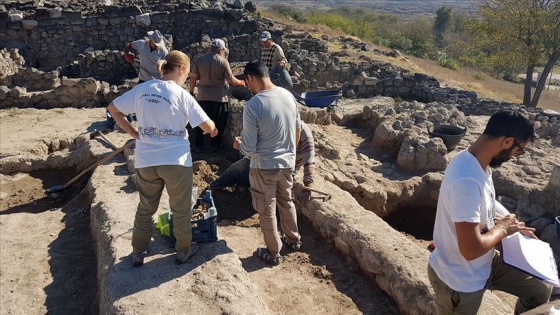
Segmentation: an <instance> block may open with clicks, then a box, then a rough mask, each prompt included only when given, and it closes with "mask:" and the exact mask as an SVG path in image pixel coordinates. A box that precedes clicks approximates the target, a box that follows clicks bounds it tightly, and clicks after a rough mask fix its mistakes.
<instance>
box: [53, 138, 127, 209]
mask: <svg viewBox="0 0 560 315" xmlns="http://www.w3.org/2000/svg"><path fill="white" fill-rule="evenodd" d="M135 142H136V141H135V140H134V139H131V140H128V141H127V142H126V143H125V144H124V145H123V146H122V147H120V148H118V149H116V150H115V151H113V152H111V153H110V154H108V155H107V156H105V157H104V158H102V159H101V160H99V161H98V162H97V163H95V164H93V165H92V166H90V167H88V168H86V169H85V170H83V171H82V172H81V173H80V174H78V175H76V176H75V177H74V178H72V179H71V180H69V181H68V182H67V183H66V184H64V185H56V186H53V187H51V188H49V189H47V190H46V191H45V192H46V194H47V195H48V196H49V197H51V198H53V199H56V198H58V197H59V194H58V192H59V191H61V190H63V189H65V188H67V187H69V186H70V185H72V184H74V183H75V182H76V181H77V180H78V179H80V178H81V177H82V176H84V175H85V174H86V173H87V172H89V171H91V170H93V169H94V168H96V167H97V166H99V165H101V164H103V163H105V162H107V161H108V160H110V159H111V158H113V157H114V156H116V155H117V154H119V153H121V152H122V151H124V150H125V149H126V148H128V147H130V146H131V145H133V144H134V143H135Z"/></svg>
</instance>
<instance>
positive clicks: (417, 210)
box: [383, 206, 436, 241]
mask: <svg viewBox="0 0 560 315" xmlns="http://www.w3.org/2000/svg"><path fill="white" fill-rule="evenodd" d="M435 219H436V209H434V208H429V207H415V206H407V207H404V208H400V209H395V210H394V211H393V212H391V213H390V214H389V215H387V216H386V217H385V218H383V220H385V222H387V223H389V225H390V226H391V227H393V228H394V229H395V230H397V231H400V232H404V233H406V234H408V235H411V236H413V237H414V238H415V239H417V240H424V241H431V240H432V235H433V231H434V222H435Z"/></svg>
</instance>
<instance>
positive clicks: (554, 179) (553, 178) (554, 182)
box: [548, 164, 560, 189]
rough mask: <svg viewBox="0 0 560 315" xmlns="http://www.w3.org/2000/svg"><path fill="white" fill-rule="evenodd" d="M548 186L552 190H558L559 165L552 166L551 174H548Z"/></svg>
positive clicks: (559, 186)
mask: <svg viewBox="0 0 560 315" xmlns="http://www.w3.org/2000/svg"><path fill="white" fill-rule="evenodd" d="M548 186H549V187H552V188H556V189H560V164H556V165H554V169H553V170H552V174H550V179H549V181H548Z"/></svg>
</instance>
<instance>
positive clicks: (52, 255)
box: [0, 168, 98, 315]
mask: <svg viewBox="0 0 560 315" xmlns="http://www.w3.org/2000/svg"><path fill="white" fill-rule="evenodd" d="M76 174H77V172H76V169H75V168H68V169H44V170H39V171H32V172H30V173H16V174H13V175H1V182H2V184H1V187H2V193H3V196H2V202H1V207H0V216H3V219H2V223H3V228H2V229H3V233H2V234H3V244H2V255H3V256H4V259H3V262H4V263H7V264H9V265H10V266H14V264H17V269H19V270H15V269H13V268H8V267H6V266H7V265H4V267H3V268H2V272H3V276H4V277H5V278H7V279H9V280H8V281H10V282H12V283H13V282H15V283H18V285H19V286H21V287H19V288H18V289H17V290H10V291H9V292H5V294H3V297H2V298H3V299H6V300H12V298H13V297H12V295H15V296H14V298H18V299H23V300H21V301H20V302H22V303H23V302H25V299H26V296H25V295H26V294H25V292H27V290H30V289H31V288H36V289H38V288H43V292H42V294H44V295H45V303H44V305H43V310H44V311H45V313H51V314H86V315H87V314H92V315H93V314H98V303H97V289H96V287H97V276H96V272H95V264H96V259H95V250H94V245H93V239H92V235H91V233H90V217H89V211H90V205H91V199H90V198H89V197H88V196H87V194H86V193H84V191H83V188H84V187H85V185H86V183H87V180H88V177H87V176H86V177H84V178H83V179H82V180H80V181H78V182H77V183H76V184H75V185H72V186H70V187H68V188H67V189H65V190H64V191H63V192H61V194H60V196H59V198H57V199H52V198H49V196H47V195H46V194H45V189H47V188H49V187H52V186H54V185H58V184H61V183H65V182H66V181H67V180H69V179H70V178H72V177H74V176H75V175H76ZM37 273H39V274H40V275H41V276H40V277H37V276H36V274H37ZM18 292H19V294H21V295H22V296H23V297H17V296H18ZM7 307H8V308H9V307H10V306H9V305H8V306H7ZM3 310H8V313H9V309H4V308H3ZM14 311H16V313H17V310H14Z"/></svg>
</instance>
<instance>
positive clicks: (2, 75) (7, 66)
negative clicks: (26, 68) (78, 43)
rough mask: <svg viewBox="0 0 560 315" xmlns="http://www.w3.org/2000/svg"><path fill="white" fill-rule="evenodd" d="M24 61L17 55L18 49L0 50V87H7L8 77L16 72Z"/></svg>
mask: <svg viewBox="0 0 560 315" xmlns="http://www.w3.org/2000/svg"><path fill="white" fill-rule="evenodd" d="M24 63H25V59H24V58H23V57H22V56H21V55H20V54H19V49H17V48H12V49H5V48H3V49H0V85H9V84H11V83H10V82H9V79H8V77H9V76H11V75H12V74H14V73H17V72H18V69H19V68H20V67H22V66H23V64H24Z"/></svg>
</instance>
